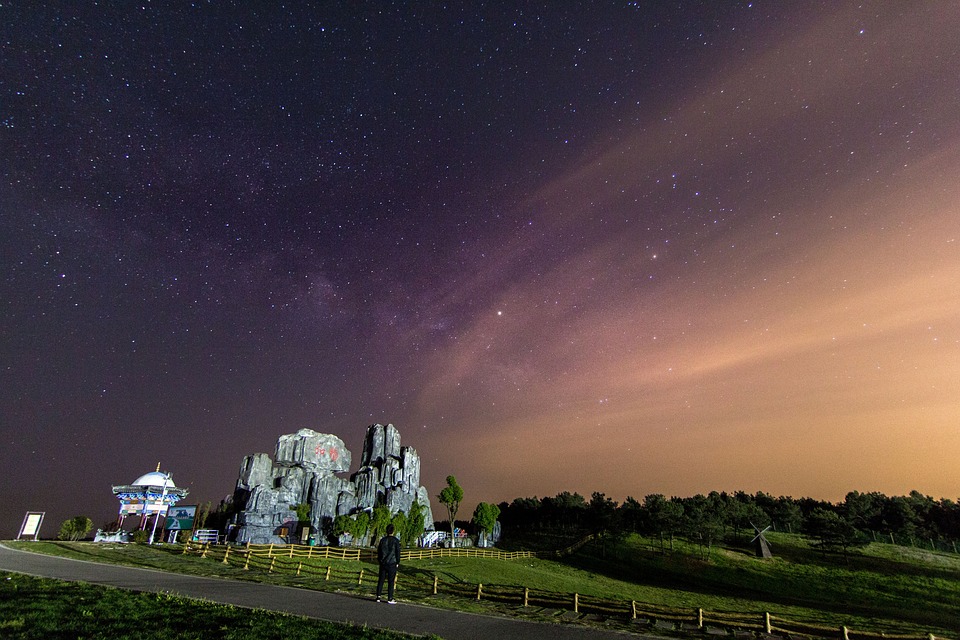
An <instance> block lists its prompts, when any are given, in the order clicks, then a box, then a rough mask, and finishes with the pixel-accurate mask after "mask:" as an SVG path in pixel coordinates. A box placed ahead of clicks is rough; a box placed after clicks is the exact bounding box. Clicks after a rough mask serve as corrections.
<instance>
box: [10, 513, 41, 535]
mask: <svg viewBox="0 0 960 640" xmlns="http://www.w3.org/2000/svg"><path fill="white" fill-rule="evenodd" d="M44 515H46V512H43V511H27V515H25V516H23V524H22V525H20V534H19V535H18V536H17V540H19V539H20V538H24V537H26V538H29V537H30V536H33V539H34V541H36V540H38V539H39V536H40V525H41V524H43V516H44Z"/></svg>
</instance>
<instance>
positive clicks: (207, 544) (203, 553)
mask: <svg viewBox="0 0 960 640" xmlns="http://www.w3.org/2000/svg"><path fill="white" fill-rule="evenodd" d="M209 547H210V543H209V542H205V543H204V544H203V552H202V553H201V554H200V557H201V558H206V557H207V549H208V548H209Z"/></svg>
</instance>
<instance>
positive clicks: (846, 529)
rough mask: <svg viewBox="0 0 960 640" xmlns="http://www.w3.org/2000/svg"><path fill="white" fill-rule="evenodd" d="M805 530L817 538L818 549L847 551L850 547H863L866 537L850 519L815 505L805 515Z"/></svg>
mask: <svg viewBox="0 0 960 640" xmlns="http://www.w3.org/2000/svg"><path fill="white" fill-rule="evenodd" d="M807 532H808V533H809V534H810V535H812V536H813V537H815V538H817V540H818V543H817V544H818V546H819V547H820V550H821V551H823V552H824V553H826V551H827V550H828V549H829V550H833V551H837V550H840V551H843V555H844V556H846V555H847V551H848V550H849V549H850V548H851V547H863V546H865V545H866V544H867V540H866V537H865V536H864V535H863V534H862V533H861V532H860V531H858V530H857V528H856V527H854V526H853V525H852V524H851V523H850V521H848V520H845V519H843V518H841V517H840V516H839V515H838V514H837V513H836V512H835V511H830V510H829V509H823V508H820V507H817V508H816V509H814V510H813V511H812V512H811V513H810V515H809V516H808V517H807Z"/></svg>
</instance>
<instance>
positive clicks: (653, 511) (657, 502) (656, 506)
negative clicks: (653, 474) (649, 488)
mask: <svg viewBox="0 0 960 640" xmlns="http://www.w3.org/2000/svg"><path fill="white" fill-rule="evenodd" d="M643 509H644V511H645V512H646V522H647V524H646V527H645V529H646V530H647V531H648V532H651V533H656V534H657V535H659V536H660V552H661V553H663V551H664V548H663V539H664V534H667V533H669V534H670V550H671V551H673V534H674V533H675V532H676V530H677V528H679V526H680V522H681V521H682V520H683V505H682V504H681V503H679V502H677V501H675V500H667V499H666V498H665V497H663V495H662V494H659V493H654V494H650V495H648V496H647V497H645V498H644V499H643Z"/></svg>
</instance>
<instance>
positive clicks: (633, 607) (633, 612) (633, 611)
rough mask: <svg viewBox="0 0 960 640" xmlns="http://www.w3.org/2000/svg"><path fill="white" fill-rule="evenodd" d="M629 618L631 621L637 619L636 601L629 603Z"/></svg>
mask: <svg viewBox="0 0 960 640" xmlns="http://www.w3.org/2000/svg"><path fill="white" fill-rule="evenodd" d="M630 618H631V619H632V620H636V619H637V601H636V600H631V601H630Z"/></svg>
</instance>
